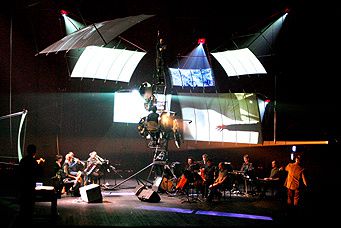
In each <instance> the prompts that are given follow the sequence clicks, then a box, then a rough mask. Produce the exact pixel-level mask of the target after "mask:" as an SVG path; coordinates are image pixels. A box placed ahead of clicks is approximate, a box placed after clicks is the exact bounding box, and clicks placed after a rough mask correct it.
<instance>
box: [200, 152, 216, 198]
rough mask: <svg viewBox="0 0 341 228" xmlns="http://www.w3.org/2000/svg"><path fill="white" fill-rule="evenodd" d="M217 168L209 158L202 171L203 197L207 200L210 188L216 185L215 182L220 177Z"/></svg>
mask: <svg viewBox="0 0 341 228" xmlns="http://www.w3.org/2000/svg"><path fill="white" fill-rule="evenodd" d="M217 171H218V170H217V167H216V166H215V165H214V164H213V162H212V160H210V159H209V158H207V159H206V160H205V165H204V167H202V168H201V169H200V176H201V178H202V180H203V181H202V188H201V192H202V196H203V197H204V198H207V196H208V192H209V186H210V185H211V184H213V183H214V180H215V179H216V177H217V176H218V174H217Z"/></svg>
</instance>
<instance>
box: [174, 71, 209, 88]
mask: <svg viewBox="0 0 341 228" xmlns="http://www.w3.org/2000/svg"><path fill="white" fill-rule="evenodd" d="M169 72H170V75H171V78H172V83H173V86H181V87H209V86H214V79H213V75H212V69H211V68H205V69H176V68H169Z"/></svg>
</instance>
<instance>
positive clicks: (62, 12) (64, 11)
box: [60, 10, 69, 16]
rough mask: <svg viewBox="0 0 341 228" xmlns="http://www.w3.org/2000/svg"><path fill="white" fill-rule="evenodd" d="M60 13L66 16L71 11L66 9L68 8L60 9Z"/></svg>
mask: <svg viewBox="0 0 341 228" xmlns="http://www.w3.org/2000/svg"><path fill="white" fill-rule="evenodd" d="M60 14H61V15H63V16H64V15H65V16H66V15H68V14H69V12H68V11H66V10H60Z"/></svg>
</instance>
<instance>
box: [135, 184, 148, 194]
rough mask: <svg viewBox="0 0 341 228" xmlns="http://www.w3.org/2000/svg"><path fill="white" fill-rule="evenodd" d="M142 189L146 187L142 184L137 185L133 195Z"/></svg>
mask: <svg viewBox="0 0 341 228" xmlns="http://www.w3.org/2000/svg"><path fill="white" fill-rule="evenodd" d="M142 189H147V188H146V186H144V185H137V186H136V188H135V190H134V192H135V195H136V196H138V195H139V194H140V193H141V191H142Z"/></svg>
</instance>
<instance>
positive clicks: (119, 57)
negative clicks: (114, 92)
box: [71, 46, 146, 82]
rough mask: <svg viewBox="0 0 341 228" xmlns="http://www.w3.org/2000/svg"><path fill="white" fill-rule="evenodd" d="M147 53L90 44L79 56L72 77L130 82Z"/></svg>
mask: <svg viewBox="0 0 341 228" xmlns="http://www.w3.org/2000/svg"><path fill="white" fill-rule="evenodd" d="M145 54H146V53H145V52H138V51H130V50H124V49H112V48H103V47H96V46H89V47H86V48H85V50H84V51H83V53H82V55H81V56H80V57H79V59H78V61H77V63H76V65H75V67H74V69H73V71H72V74H71V77H73V78H95V79H103V80H113V81H121V82H129V81H130V78H131V76H132V75H133V73H134V70H135V68H136V67H137V65H138V63H139V62H140V61H141V59H142V58H143V56H144V55H145Z"/></svg>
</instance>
